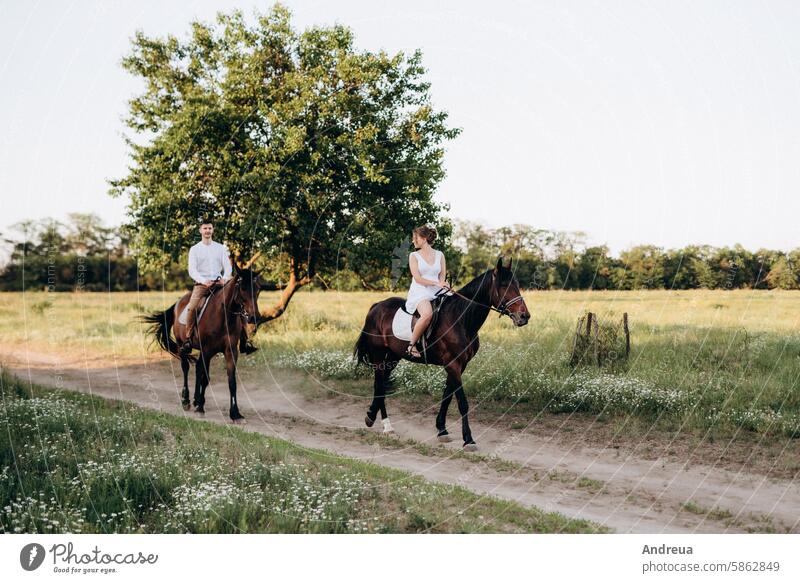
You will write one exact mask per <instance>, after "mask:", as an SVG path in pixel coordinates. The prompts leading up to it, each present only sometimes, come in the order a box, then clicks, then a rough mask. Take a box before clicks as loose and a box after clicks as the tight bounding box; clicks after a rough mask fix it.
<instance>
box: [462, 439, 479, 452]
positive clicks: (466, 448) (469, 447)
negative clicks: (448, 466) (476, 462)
mask: <svg viewBox="0 0 800 583" xmlns="http://www.w3.org/2000/svg"><path fill="white" fill-rule="evenodd" d="M464 451H478V444H477V443H475V442H474V441H471V442H469V443H465V444H464Z"/></svg>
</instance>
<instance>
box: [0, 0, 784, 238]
mask: <svg viewBox="0 0 800 583" xmlns="http://www.w3.org/2000/svg"><path fill="white" fill-rule="evenodd" d="M270 4H271V3H268V2H259V3H253V2H182V3H179V2H164V1H163V0H161V1H144V0H136V1H135V2H134V1H130V2H111V1H102V2H101V1H98V2H91V1H86V2H68V1H59V2H35V1H32V2H21V1H19V2H9V1H8V0H0V11H2V12H1V14H2V18H0V196H1V197H2V203H3V204H2V217H0V231H5V230H6V227H7V226H8V225H10V224H12V223H15V222H17V221H19V220H22V219H25V218H39V217H44V216H53V217H57V218H63V217H64V216H65V215H66V214H67V213H68V212H71V211H81V212H88V211H92V212H96V213H98V214H99V215H101V216H102V217H103V218H104V219H106V220H107V221H108V222H109V223H111V224H116V223H119V222H121V221H122V220H123V219H124V209H125V204H124V201H120V200H115V199H111V198H110V197H109V196H108V195H107V189H108V187H107V183H106V180H107V179H108V178H113V177H119V176H121V175H122V174H123V173H124V171H125V168H126V163H127V155H126V150H125V147H124V144H123V141H122V138H121V133H122V131H123V126H122V123H121V117H122V115H123V113H124V112H125V109H126V100H127V99H128V98H130V97H131V96H132V95H133V94H134V93H135V92H136V90H137V87H138V82H137V81H136V80H134V79H132V78H131V77H129V76H128V74H127V73H125V72H124V71H123V70H122V68H121V67H120V65H119V63H120V59H121V57H122V56H123V54H125V53H126V52H127V50H128V47H129V46H130V40H129V39H130V37H131V36H132V34H133V33H134V31H135V30H136V29H142V30H144V31H145V33H147V34H150V35H161V34H164V33H167V32H171V33H175V34H178V35H184V34H186V32H187V30H188V24H189V22H190V21H191V20H192V19H195V18H199V19H201V20H210V19H211V18H212V17H213V15H214V13H215V12H217V11H218V10H227V9H229V8H233V7H239V8H242V9H243V10H244V11H245V13H246V14H249V13H250V12H251V11H252V9H253V7H259V8H260V9H261V10H262V11H265V10H267V9H268V8H269V6H270ZM284 4H286V5H288V6H289V7H290V8H291V9H292V11H293V13H294V19H295V25H296V26H297V27H300V28H305V27H306V26H309V25H312V24H331V23H334V22H339V23H342V24H345V25H348V26H350V27H351V28H352V29H353V30H354V32H355V35H356V43H357V45H358V46H359V47H360V48H363V49H369V50H378V49H386V50H388V51H398V50H402V51H411V50H414V49H416V48H420V49H422V51H423V55H424V63H425V65H426V66H427V68H428V70H429V74H428V75H429V79H430V81H431V82H432V84H433V88H432V91H433V97H434V101H435V105H436V107H438V108H441V109H445V110H446V111H448V112H450V115H451V122H452V124H453V125H455V126H458V127H461V128H463V133H462V134H461V136H459V137H458V138H457V139H456V140H455V141H453V142H451V143H450V144H449V146H448V151H447V156H446V158H445V166H446V169H447V178H446V180H445V181H444V182H443V184H442V185H441V188H440V189H439V192H438V194H437V197H438V199H439V200H441V201H444V202H448V203H449V204H450V205H451V211H450V212H451V215H452V216H453V217H456V218H464V219H471V220H483V221H484V222H486V223H487V224H488V225H489V226H500V225H504V224H511V223H516V222H521V223H528V224H532V225H535V226H537V227H542V228H549V229H560V230H582V231H585V232H587V233H588V234H589V236H590V240H591V241H592V242H596V243H602V242H606V243H608V244H610V246H611V248H612V250H614V251H618V250H619V249H621V248H624V247H626V246H629V245H631V244H638V243H653V244H656V245H660V246H664V247H677V246H682V245H685V244H687V243H708V244H713V245H730V244H734V243H737V242H739V243H742V244H743V245H745V246H746V247H748V248H752V249H756V248H759V247H769V248H777V249H790V248H794V247H800V234H798V228H797V222H798V221H797V217H798V216H799V215H800V196H798V195H800V188H798V187H800V163H799V162H800V107H799V106H800V77H799V76H798V69H800V34H798V31H800V3H798V2H791V1H786V2H778V1H775V2H770V1H750V2H744V1H738V2H737V1H731V0H724V1H722V0H721V1H718V2H703V1H696V0H695V1H688V2H678V1H674V0H670V1H669V2H663V1H659V2H633V1H629V2H608V1H605V0H604V1H602V2H564V1H561V0H559V1H556V0H551V1H547V2H498V3H487V2H475V3H466V2H442V3H434V2H431V1H430V0H428V1H423V2H416V1H403V2H384V3H381V2H374V1H373V2H330V1H328V2H322V1H319V2H311V1H308V2H306V1H298V2H285V3H284Z"/></svg>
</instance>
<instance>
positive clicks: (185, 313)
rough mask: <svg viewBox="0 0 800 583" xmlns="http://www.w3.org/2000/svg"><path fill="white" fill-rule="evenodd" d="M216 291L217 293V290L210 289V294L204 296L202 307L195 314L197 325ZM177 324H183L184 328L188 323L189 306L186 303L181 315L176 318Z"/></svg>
mask: <svg viewBox="0 0 800 583" xmlns="http://www.w3.org/2000/svg"><path fill="white" fill-rule="evenodd" d="M216 291H217V288H212V289H211V293H209V294H208V295H207V296H206V299H205V301H204V302H203V305H202V306H201V307H200V311H199V312H198V313H197V323H198V324H199V323H200V319H201V318H202V317H203V312H205V311H206V306H207V305H208V302H209V301H210V300H211V298H213V297H214V294H215V293H216ZM178 322H179V323H181V324H183V325H184V326H186V324H188V323H189V304H188V302H187V304H186V305H185V306H184V308H183V310H182V311H181V315H180V316H178Z"/></svg>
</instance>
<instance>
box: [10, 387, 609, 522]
mask: <svg viewBox="0 0 800 583" xmlns="http://www.w3.org/2000/svg"><path fill="white" fill-rule="evenodd" d="M26 386H27V385H23V384H22V383H20V382H18V381H17V380H16V379H14V378H13V377H10V376H8V375H6V374H5V373H2V371H0V391H1V393H0V427H2V429H3V434H4V437H3V438H2V439H0V532H5V533H20V532H22V533H137V532H144V533H184V532H193V533H235V532H287V533H343V532H350V533H360V532H399V533H404V532H470V533H472V532H483V533H488V532H573V533H574V532H584V533H585V532H602V531H603V529H602V528H600V527H596V526H595V525H592V524H591V523H588V522H586V521H581V520H571V519H567V518H565V517H564V516H562V515H559V514H555V513H544V512H540V511H538V510H536V509H532V508H526V507H522V506H520V505H518V504H514V503H511V502H504V501H500V500H498V499H494V498H490V497H485V496H478V495H475V494H472V493H471V492H469V491H467V490H464V489H462V488H459V487H451V486H444V485H438V484H432V483H429V482H426V481H425V480H423V479H421V478H417V477H414V476H411V475H410V474H407V473H404V472H400V471H395V470H390V469H386V468H381V467H378V466H375V465H371V464H368V463H362V462H357V461H354V460H350V459H346V458H339V457H336V456H333V455H331V454H330V453H326V452H318V451H313V450H309V449H307V448H301V447H298V446H294V445H292V444H291V443H289V442H286V441H282V440H279V439H273V438H268V437H266V436H263V435H259V434H256V433H251V432H245V431H241V430H239V429H237V428H232V427H230V426H220V425H216V424H212V423H204V422H200V421H194V420H190V419H185V418H182V417H177V416H172V415H168V414H162V413H157V412H152V411H147V410H144V409H140V408H138V407H136V406H133V405H129V404H124V403H120V402H113V401H104V400H103V399H100V398H96V397H90V396H87V395H82V394H76V393H71V392H69V391H57V390H54V389H47V388H42V387H33V389H28V388H26Z"/></svg>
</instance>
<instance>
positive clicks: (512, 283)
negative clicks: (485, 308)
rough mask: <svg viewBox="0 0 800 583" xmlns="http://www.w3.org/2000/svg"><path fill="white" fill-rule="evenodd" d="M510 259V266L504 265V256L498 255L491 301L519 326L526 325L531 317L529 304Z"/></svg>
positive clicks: (493, 276)
mask: <svg viewBox="0 0 800 583" xmlns="http://www.w3.org/2000/svg"><path fill="white" fill-rule="evenodd" d="M512 262H513V259H511V260H509V262H508V267H506V266H504V265H503V258H502V257H498V259H497V265H496V266H495V268H494V269H493V270H492V292H491V296H490V301H491V304H492V306H494V307H495V308H497V309H498V310H500V312H501V314H506V315H507V316H508V317H509V318H511V321H512V322H514V324H516V325H517V326H524V325H525V324H527V323H528V320H530V319H531V314H530V312H529V311H528V306H526V305H525V300H524V299H523V298H522V292H520V290H519V282H517V278H516V277H514V272H513V271H512V270H511V263H512Z"/></svg>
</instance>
